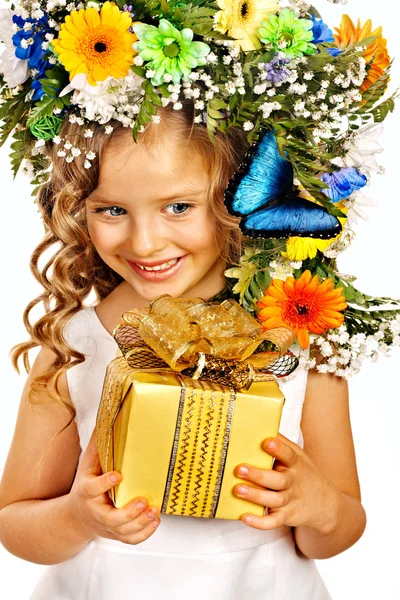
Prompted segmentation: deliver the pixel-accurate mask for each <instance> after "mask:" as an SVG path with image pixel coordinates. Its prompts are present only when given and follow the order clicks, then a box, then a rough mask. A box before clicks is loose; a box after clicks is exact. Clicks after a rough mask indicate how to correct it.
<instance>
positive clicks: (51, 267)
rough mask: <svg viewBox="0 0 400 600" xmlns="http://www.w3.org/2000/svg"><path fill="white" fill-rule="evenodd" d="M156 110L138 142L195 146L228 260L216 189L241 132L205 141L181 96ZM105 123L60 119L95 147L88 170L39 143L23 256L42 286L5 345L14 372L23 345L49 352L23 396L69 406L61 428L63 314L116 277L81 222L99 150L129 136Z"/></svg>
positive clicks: (229, 243)
mask: <svg viewBox="0 0 400 600" xmlns="http://www.w3.org/2000/svg"><path fill="white" fill-rule="evenodd" d="M158 114H159V115H160V116H161V121H160V123H158V124H153V123H151V124H149V125H148V126H147V127H146V128H145V130H144V131H143V132H142V133H141V134H139V137H138V143H143V144H145V145H146V147H148V148H150V149H151V145H152V142H153V141H154V140H155V138H156V136H157V135H159V134H160V133H167V135H174V136H178V137H179V142H180V144H183V145H184V144H185V143H186V144H191V145H194V147H195V148H196V150H197V151H199V152H200V153H201V155H202V157H204V164H205V165H206V168H207V169H208V173H209V189H208V198H209V203H210V210H211V212H212V214H213V216H214V219H215V224H216V228H215V229H216V240H218V243H219V244H221V240H223V243H222V247H221V255H222V256H223V258H224V259H225V260H226V262H227V263H228V264H236V263H237V261H238V258H239V256H240V252H241V232H240V229H239V227H238V219H237V218H235V217H232V216H230V215H229V214H228V212H227V210H226V208H225V206H224V203H223V195H224V190H225V188H226V185H227V183H228V180H229V178H230V177H231V176H232V175H233V173H234V172H235V170H236V168H237V167H238V165H239V164H240V162H241V160H242V158H243V156H244V154H245V152H246V150H247V148H248V143H247V141H246V136H245V133H244V131H243V130H241V129H238V128H231V129H230V130H229V131H228V132H227V133H225V134H222V133H220V132H218V133H217V134H216V136H215V138H214V140H213V141H211V140H210V139H209V136H208V133H207V129H206V127H204V126H203V125H200V124H195V123H194V121H193V104H192V102H191V101H189V102H184V103H183V109H182V110H179V111H175V110H172V109H171V107H170V106H167V107H160V108H159V109H158ZM109 124H111V125H112V126H113V132H112V134H111V135H107V134H106V133H105V131H104V126H101V125H99V124H97V123H92V124H91V125H90V129H92V131H93V136H92V137H91V138H87V137H84V135H83V132H84V127H82V126H79V125H76V124H72V123H70V122H69V121H68V120H66V121H65V122H64V124H63V127H62V129H61V132H60V134H59V135H60V137H61V138H62V139H63V140H69V141H70V142H71V143H72V144H74V145H77V146H80V147H82V146H83V145H84V146H86V152H89V151H92V152H95V153H96V158H95V159H94V160H93V161H92V166H91V168H89V169H86V168H85V167H84V153H82V155H81V156H79V157H77V158H75V160H73V161H72V162H71V163H68V162H66V161H65V158H63V157H60V156H58V154H57V150H58V148H59V147H58V146H56V145H55V144H52V143H47V145H46V152H47V154H48V157H49V159H50V162H51V165H52V169H51V173H50V178H49V180H48V181H47V182H46V183H44V184H42V186H41V188H40V189H39V192H38V196H37V198H36V200H35V201H36V202H37V204H38V207H39V211H40V214H41V217H42V220H43V224H44V230H45V235H44V239H43V240H42V241H41V243H40V244H39V245H38V246H37V247H36V248H35V249H34V251H33V253H32V255H31V259H30V267H31V271H32V273H33V275H34V277H35V278H36V280H37V281H38V282H39V283H40V284H41V286H42V287H43V292H42V293H41V294H40V295H39V296H37V297H36V298H34V299H33V300H31V302H29V304H28V305H27V306H26V308H25V310H24V313H23V321H24V325H25V327H26V329H27V331H28V334H29V335H30V338H31V339H30V340H29V341H27V342H22V343H19V344H16V345H15V346H13V348H12V349H11V351H10V356H11V360H12V363H13V366H14V368H15V369H16V370H17V372H18V373H19V368H18V360H19V357H20V356H21V355H23V362H24V366H25V369H26V371H27V372H28V373H29V371H30V365H29V359H28V353H29V350H30V349H31V348H34V347H36V346H39V345H41V346H46V347H48V348H49V349H50V350H52V351H53V353H54V354H55V359H54V362H53V364H52V366H51V367H50V369H49V370H48V371H47V372H46V373H43V374H41V375H40V376H37V377H36V378H33V379H32V381H31V387H30V390H29V394H28V397H29V401H30V402H31V403H34V402H35V399H34V393H35V392H39V391H40V390H44V389H46V395H47V396H48V398H49V400H53V401H55V402H58V403H61V404H63V405H64V406H65V407H66V408H67V409H68V410H69V412H70V420H69V422H68V423H67V425H66V426H65V427H64V428H63V430H64V429H66V427H68V426H69V425H70V423H71V422H72V421H73V420H74V418H75V414H76V413H75V408H74V406H73V404H72V402H71V401H70V400H69V399H68V398H64V397H62V395H61V394H60V393H59V391H58V389H57V382H58V379H59V377H60V376H61V374H62V373H63V372H64V371H66V370H67V369H69V368H71V367H73V366H74V365H77V364H80V363H81V362H83V361H84V360H85V355H84V354H82V353H81V352H79V351H77V350H75V349H74V348H72V347H71V346H70V345H69V344H68V343H67V342H66V340H65V339H64V337H63V329H64V327H65V326H66V324H67V323H68V321H69V320H70V319H71V317H72V316H73V315H74V314H75V313H77V312H78V311H79V310H81V309H82V308H83V307H84V300H85V299H86V298H87V297H88V296H89V294H90V293H91V292H92V290H94V292H95V295H96V297H97V299H98V301H101V300H102V299H104V298H105V297H106V296H108V294H110V293H111V292H112V291H113V289H115V288H116V287H117V286H118V285H119V284H120V283H121V282H122V281H123V279H122V277H121V276H120V275H119V274H118V273H116V272H115V271H113V270H112V269H110V267H109V266H108V265H107V264H105V263H104V261H103V260H102V259H101V258H100V256H99V255H98V253H97V252H96V249H95V247H94V245H93V243H92V241H91V238H90V236H89V233H88V228H87V222H86V203H85V200H86V198H87V197H88V196H89V195H90V194H91V193H92V192H93V191H94V190H95V188H96V187H97V185H98V178H99V169H100V165H101V160H102V155H103V153H104V152H105V151H106V149H107V146H108V145H109V143H110V141H111V140H114V141H116V140H118V138H120V139H121V140H122V136H124V135H131V133H130V129H127V128H125V127H123V126H122V124H121V123H120V122H119V121H111V122H110V123H109ZM82 142H83V143H82ZM55 244H58V245H59V247H58V249H56V251H55V252H54V253H53V254H52V256H51V257H50V258H49V259H48V260H47V262H46V263H45V264H44V265H43V266H42V267H40V266H39V260H40V259H41V257H42V255H43V254H44V253H45V252H46V251H48V250H49V249H50V248H52V247H53V246H54V245H55ZM40 302H43V305H44V308H45V314H44V315H43V316H42V317H41V318H39V319H38V320H37V321H36V322H35V323H34V324H31V323H30V321H29V313H30V311H31V310H32V309H33V308H34V307H35V306H36V305H37V304H39V303H40ZM43 397H45V396H44V395H43V394H42V398H43ZM42 401H43V400H42ZM63 430H62V431H63ZM59 433H61V431H60V432H59ZM57 435H59V434H57Z"/></svg>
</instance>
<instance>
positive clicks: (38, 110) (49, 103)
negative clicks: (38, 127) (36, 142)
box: [27, 96, 54, 127]
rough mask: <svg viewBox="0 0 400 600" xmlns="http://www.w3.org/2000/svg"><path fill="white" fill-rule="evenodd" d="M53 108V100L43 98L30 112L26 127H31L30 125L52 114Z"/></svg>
mask: <svg viewBox="0 0 400 600" xmlns="http://www.w3.org/2000/svg"><path fill="white" fill-rule="evenodd" d="M53 106H54V98H49V97H46V96H44V97H43V99H42V101H41V102H39V104H37V105H36V106H35V107H34V108H33V109H32V110H31V113H30V115H29V119H28V121H27V126H28V127H31V125H34V124H35V123H37V121H40V119H43V117H48V116H49V115H51V114H52V112H53Z"/></svg>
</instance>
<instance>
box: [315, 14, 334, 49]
mask: <svg viewBox="0 0 400 600" xmlns="http://www.w3.org/2000/svg"><path fill="white" fill-rule="evenodd" d="M311 19H312V22H313V26H312V28H311V31H312V32H313V35H314V39H313V40H312V43H313V44H324V43H325V42H334V41H335V39H334V37H333V33H332V30H331V29H329V27H328V25H326V23H324V22H323V20H322V19H318V20H317V18H316V16H315V15H314V14H313V15H311Z"/></svg>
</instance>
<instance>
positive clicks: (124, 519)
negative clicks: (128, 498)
mask: <svg viewBox="0 0 400 600" xmlns="http://www.w3.org/2000/svg"><path fill="white" fill-rule="evenodd" d="M148 508H149V503H148V502H147V500H146V498H135V499H134V500H133V501H132V502H129V504H127V505H126V506H123V507H122V508H116V507H115V506H104V507H102V508H101V510H102V511H103V515H104V517H103V522H104V523H105V524H106V525H108V526H109V527H113V528H114V527H121V526H122V525H125V524H126V523H131V522H132V521H133V520H134V519H136V518H137V517H138V516H139V515H141V514H142V513H143V512H145V511H146V510H147V509H148ZM148 521H149V519H147V520H146V519H143V523H146V524H147V523H148Z"/></svg>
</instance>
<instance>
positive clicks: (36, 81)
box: [12, 15, 52, 101]
mask: <svg viewBox="0 0 400 600" xmlns="http://www.w3.org/2000/svg"><path fill="white" fill-rule="evenodd" d="M13 22H14V23H15V24H16V25H17V27H18V28H19V29H18V31H17V32H16V33H15V34H14V35H13V37H12V41H13V44H14V46H15V56H16V57H17V58H19V59H20V60H27V61H28V66H29V68H30V69H34V70H35V74H34V76H33V78H32V79H33V81H32V89H33V90H34V94H33V96H32V100H34V101H36V100H40V99H41V98H42V97H43V95H44V92H43V89H42V84H41V83H40V79H43V78H44V76H45V72H46V70H47V69H48V68H49V67H50V63H49V61H48V59H47V57H48V50H44V49H43V48H42V44H43V42H46V33H51V32H52V30H51V29H50V27H49V23H48V16H47V15H44V16H43V17H41V18H40V19H32V18H30V17H29V18H27V19H23V18H22V17H20V16H18V15H13ZM26 23H28V24H29V25H30V27H29V25H28V28H27V27H24V26H25V24H26Z"/></svg>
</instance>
